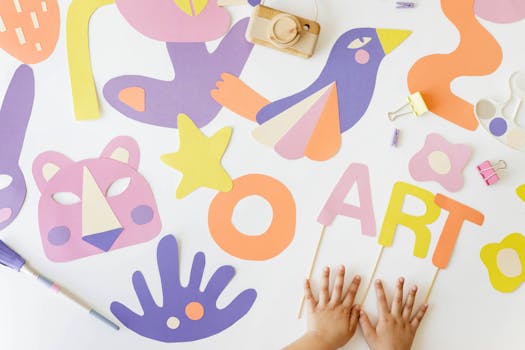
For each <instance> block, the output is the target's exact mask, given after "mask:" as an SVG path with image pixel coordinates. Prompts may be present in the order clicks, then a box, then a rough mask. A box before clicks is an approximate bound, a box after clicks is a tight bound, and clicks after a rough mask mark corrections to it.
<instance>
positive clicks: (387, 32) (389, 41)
mask: <svg viewBox="0 0 525 350" xmlns="http://www.w3.org/2000/svg"><path fill="white" fill-rule="evenodd" d="M376 32H377V36H378V37H379V41H380V42H381V46H382V47H383V51H384V52H385V55H388V54H389V53H390V52H392V51H394V49H395V48H396V47H398V46H399V45H400V44H401V43H402V42H403V41H405V39H406V38H408V37H409V36H410V34H412V31H410V30H402V29H382V28H378V29H376Z"/></svg>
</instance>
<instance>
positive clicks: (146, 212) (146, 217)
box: [131, 205, 153, 225]
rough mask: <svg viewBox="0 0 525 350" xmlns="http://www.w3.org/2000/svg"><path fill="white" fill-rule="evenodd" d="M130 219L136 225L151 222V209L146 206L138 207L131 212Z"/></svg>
mask: <svg viewBox="0 0 525 350" xmlns="http://www.w3.org/2000/svg"><path fill="white" fill-rule="evenodd" d="M131 219H133V222H134V223H136V224H137V225H146V224H147V223H149V222H151V220H153V209H151V207H150V206H148V205H139V206H138V207H136V208H135V209H133V210H132V211H131Z"/></svg>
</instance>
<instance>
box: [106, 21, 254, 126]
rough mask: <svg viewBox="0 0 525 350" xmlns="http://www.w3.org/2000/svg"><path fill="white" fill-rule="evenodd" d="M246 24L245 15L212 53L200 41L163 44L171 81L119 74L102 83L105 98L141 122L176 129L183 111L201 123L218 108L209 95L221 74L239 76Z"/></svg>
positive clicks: (248, 46) (246, 50)
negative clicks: (169, 65)
mask: <svg viewBox="0 0 525 350" xmlns="http://www.w3.org/2000/svg"><path fill="white" fill-rule="evenodd" d="M247 26H248V18H245V19H243V20H241V21H239V22H237V23H236V24H235V25H234V26H233V27H232V29H231V30H230V31H229V32H228V34H226V36H225V37H224V38H223V39H222V41H221V43H220V44H219V46H218V47H217V49H216V50H215V51H214V52H213V53H209V52H208V49H207V48H206V44H205V43H166V47H167V49H168V53H169V55H170V59H171V62H172V64H173V69H174V71H175V78H174V79H173V80H171V81H165V80H157V79H153V78H148V77H144V76H138V75H128V76H121V77H117V78H115V79H112V80H110V81H109V82H108V83H107V84H106V85H105V86H104V97H105V98H106V100H107V101H108V102H109V103H110V104H111V105H112V106H113V107H114V108H115V109H117V110H118V111H119V112H121V113H122V114H124V115H125V116H127V117H129V118H131V119H135V120H137V121H140V122H143V123H147V124H153V125H158V126H163V127H168V128H176V127H177V116H178V115H179V114H180V113H184V114H186V115H188V116H189V117H190V118H192V120H193V121H194V122H195V124H196V125H197V127H199V128H201V127H203V126H205V125H206V124H208V123H209V122H211V121H212V120H213V118H215V117H216V116H217V114H218V113H219V111H220V109H221V108H222V106H221V105H220V104H218V103H217V102H215V100H214V99H213V98H212V97H211V95H210V91H211V90H212V89H214V88H215V83H216V82H217V80H219V79H220V75H221V74H222V73H224V72H226V73H230V74H233V75H239V74H240V73H241V71H242V69H243V67H244V65H245V63H246V61H247V59H248V56H249V55H250V53H251V51H252V48H253V44H251V43H249V42H247V41H246V39H245V37H244V33H245V32H246V27H247Z"/></svg>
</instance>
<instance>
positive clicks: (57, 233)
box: [47, 226, 71, 246]
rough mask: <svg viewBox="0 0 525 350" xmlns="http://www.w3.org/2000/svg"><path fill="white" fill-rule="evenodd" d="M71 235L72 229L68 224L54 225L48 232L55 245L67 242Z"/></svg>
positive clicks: (51, 241) (49, 238)
mask: <svg viewBox="0 0 525 350" xmlns="http://www.w3.org/2000/svg"><path fill="white" fill-rule="evenodd" d="M70 237H71V230H70V229H69V228H68V227H67V226H56V227H53V228H52V229H51V230H50V231H49V233H48V234H47V240H48V241H49V243H51V244H52V245H55V246H61V245H64V244H66V243H67V241H69V238H70Z"/></svg>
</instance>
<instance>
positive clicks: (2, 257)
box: [0, 240, 120, 331]
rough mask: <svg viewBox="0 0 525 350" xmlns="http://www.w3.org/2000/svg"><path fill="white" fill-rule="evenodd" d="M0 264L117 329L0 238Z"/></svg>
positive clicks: (117, 327)
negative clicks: (31, 264) (36, 282)
mask: <svg viewBox="0 0 525 350" xmlns="http://www.w3.org/2000/svg"><path fill="white" fill-rule="evenodd" d="M0 264H2V265H4V266H7V267H9V268H10V269H13V270H15V271H17V272H24V273H26V274H28V275H30V276H32V277H33V278H35V279H36V280H37V281H39V282H41V283H42V284H44V285H45V286H46V287H48V288H50V289H51V290H53V291H54V292H56V293H57V294H61V295H63V296H64V297H66V298H68V299H69V300H71V301H72V302H73V303H75V304H76V305H78V306H80V307H81V308H82V309H84V310H86V311H87V312H89V314H90V315H91V316H93V317H95V318H96V319H98V320H100V321H102V322H104V323H105V324H106V325H108V326H110V327H111V328H113V329H114V330H117V331H118V330H119V329H120V327H119V326H117V325H116V324H115V323H113V322H111V321H110V320H108V319H107V318H106V317H104V316H102V315H101V314H100V313H98V312H97V311H95V310H93V309H92V308H91V306H89V305H88V304H87V303H85V302H84V301H82V300H80V299H79V298H78V297H76V296H75V295H73V294H72V293H70V292H69V291H68V290H66V289H64V288H62V287H61V286H60V285H58V284H56V283H55V282H53V281H51V280H50V279H48V278H46V277H44V276H42V275H41V274H40V273H39V272H38V271H36V270H34V269H33V268H32V267H31V266H29V264H28V263H27V262H26V261H25V260H24V258H22V257H21V256H20V255H18V254H17V253H16V252H15V251H14V250H13V249H11V248H9V247H8V246H7V245H6V244H5V243H4V242H3V241H2V240H0Z"/></svg>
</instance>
